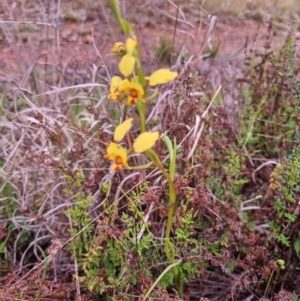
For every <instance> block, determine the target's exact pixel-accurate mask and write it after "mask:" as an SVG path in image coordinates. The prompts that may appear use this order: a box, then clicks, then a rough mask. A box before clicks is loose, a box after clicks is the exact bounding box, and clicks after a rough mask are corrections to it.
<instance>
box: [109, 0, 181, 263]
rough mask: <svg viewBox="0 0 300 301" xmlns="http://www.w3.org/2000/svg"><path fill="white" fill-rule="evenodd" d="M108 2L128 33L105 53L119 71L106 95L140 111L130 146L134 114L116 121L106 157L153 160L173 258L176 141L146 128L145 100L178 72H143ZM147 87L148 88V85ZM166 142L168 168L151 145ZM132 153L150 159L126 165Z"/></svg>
mask: <svg viewBox="0 0 300 301" xmlns="http://www.w3.org/2000/svg"><path fill="white" fill-rule="evenodd" d="M108 3H109V5H110V7H111V9H112V11H113V13H114V15H115V17H116V19H117V21H118V23H119V26H120V28H121V29H122V30H123V32H124V33H125V34H126V35H127V39H126V41H125V43H122V42H117V43H115V45H114V46H113V48H112V52H111V53H109V54H108V55H114V56H119V57H120V62H119V65H118V67H119V71H120V73H121V75H122V77H120V76H113V77H112V78H111V82H110V89H109V94H108V99H110V100H112V101H115V102H116V103H118V104H122V105H125V106H136V109H137V111H138V115H139V127H140V134H139V135H138V136H137V138H136V139H135V141H134V142H133V143H132V147H131V149H125V148H124V147H123V146H121V145H120V144H119V143H120V142H121V141H122V140H123V139H124V137H125V136H126V135H127V133H128V132H129V131H130V129H131V128H132V125H133V118H128V119H126V120H124V121H123V122H122V123H121V124H120V125H118V126H117V127H116V129H115V132H114V137H113V138H114V139H113V140H114V141H113V142H111V143H110V144H109V145H108V147H107V149H106V154H105V156H104V157H105V158H106V159H108V160H111V161H112V162H113V163H112V170H114V171H118V170H121V169H131V170H133V169H141V168H147V167H149V166H150V165H151V164H154V165H155V166H156V167H157V168H158V169H159V170H160V171H161V172H162V174H163V175H164V177H165V178H166V179H167V181H168V182H169V211H168V217H167V226H166V232H165V243H164V250H165V254H166V257H167V259H168V260H169V261H174V259H175V251H174V247H173V245H172V243H171V241H170V232H171V227H172V220H173V214H174V207H175V201H176V192H175V187H174V183H173V181H174V174H175V167H176V143H175V141H174V143H172V142H171V140H170V139H169V138H168V137H167V136H166V135H164V134H163V135H160V134H159V132H157V131H155V132H148V131H146V122H145V120H146V109H147V102H148V101H149V100H150V99H153V98H155V97H156V95H157V94H158V88H157V87H156V86H158V85H162V84H167V83H169V82H171V81H172V80H174V79H175V78H176V77H177V76H178V74H177V72H174V71H171V70H169V69H159V70H156V71H155V72H153V73H152V74H151V75H149V76H145V74H144V71H143V68H142V65H141V59H140V48H139V44H138V41H137V37H136V35H135V33H134V31H133V29H132V27H131V26H130V24H129V23H128V22H127V21H126V20H124V19H123V18H122V17H121V13H120V9H119V3H118V0H108ZM149 87H151V88H155V89H154V92H153V93H151V95H148V89H149ZM149 90H150V89H149ZM160 137H161V138H162V140H163V141H164V142H165V144H166V146H167V149H168V151H169V155H170V165H169V170H168V171H167V170H166V169H165V168H164V166H163V164H162V162H161V161H160V159H159V157H158V155H157V154H156V153H155V151H154V150H153V149H152V148H153V146H154V145H155V143H156V142H157V140H158V139H159V138H160ZM135 153H145V154H146V155H147V157H148V158H149V160H150V162H149V163H148V164H145V165H140V166H129V164H128V156H130V155H132V154H135Z"/></svg>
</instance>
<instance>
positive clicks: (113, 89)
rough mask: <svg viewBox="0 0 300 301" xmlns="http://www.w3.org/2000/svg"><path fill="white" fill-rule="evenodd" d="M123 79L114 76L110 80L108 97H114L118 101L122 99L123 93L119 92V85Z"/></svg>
mask: <svg viewBox="0 0 300 301" xmlns="http://www.w3.org/2000/svg"><path fill="white" fill-rule="evenodd" d="M122 81H123V80H122V79H121V77H119V76H113V77H112V79H111V82H110V88H109V90H110V94H108V96H107V98H108V99H113V100H115V101H116V102H120V101H121V94H120V92H119V87H120V85H121V83H122Z"/></svg>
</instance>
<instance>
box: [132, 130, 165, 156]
mask: <svg viewBox="0 0 300 301" xmlns="http://www.w3.org/2000/svg"><path fill="white" fill-rule="evenodd" d="M158 138H159V132H153V133H150V132H144V133H142V134H140V135H139V136H138V137H137V138H136V139H135V141H134V143H133V150H134V152H136V153H143V152H145V151H146V150H148V149H150V148H152V147H153V146H154V144H155V143H156V141H157V140H158Z"/></svg>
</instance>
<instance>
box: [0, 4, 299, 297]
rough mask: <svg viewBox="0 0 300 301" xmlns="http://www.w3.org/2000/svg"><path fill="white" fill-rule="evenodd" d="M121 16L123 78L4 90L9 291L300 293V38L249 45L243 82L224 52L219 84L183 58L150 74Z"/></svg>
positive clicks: (3, 196)
mask: <svg viewBox="0 0 300 301" xmlns="http://www.w3.org/2000/svg"><path fill="white" fill-rule="evenodd" d="M108 8H110V9H111V12H112V15H110V17H114V18H115V19H114V20H115V21H116V23H117V24H118V30H119V31H121V32H122V34H123V35H122V36H123V38H122V40H119V41H117V42H116V43H115V44H114V45H113V44H112V45H111V51H110V52H109V53H107V58H108V59H111V60H112V62H114V63H115V64H116V66H117V68H116V70H117V71H116V73H115V74H113V75H111V74H110V73H109V72H108V73H107V74H106V77H103V76H102V75H101V76H100V75H99V76H98V72H99V70H98V69H97V68H94V69H92V70H91V73H92V75H93V82H92V83H88V82H87V83H83V84H79V85H75V84H74V85H73V86H60V88H57V89H54V88H51V89H50V90H48V91H47V92H42V93H40V90H41V89H40V88H42V87H43V85H42V84H41V83H40V81H38V80H37V81H35V80H33V81H32V83H35V85H34V84H32V85H33V86H34V87H39V88H37V90H36V92H37V93H33V92H32V91H34V89H29V88H28V89H27V88H26V87H25V86H21V85H20V86H18V87H17V88H16V89H15V90H13V91H8V92H7V93H4V94H3V95H2V96H1V111H0V117H1V129H0V130H1V133H2V138H1V142H2V143H1V157H0V164H1V173H0V178H1V184H0V201H1V210H2V211H1V231H0V238H1V243H0V273H1V278H2V279H3V281H2V283H3V285H2V287H1V289H0V296H1V298H3V299H8V300H16V299H21V300H43V299H45V298H51V299H52V300H59V299H62V298H63V299H65V300H112V301H113V300H154V299H155V300H156V299H157V300H298V299H297V298H298V296H299V295H300V291H299V285H298V284H299V281H300V273H299V264H298V262H299V257H300V236H299V221H300V220H299V212H300V207H299V202H300V184H299V183H300V140H299V139H300V135H299V124H300V122H299V121H300V96H299V88H300V84H299V79H298V75H299V68H298V66H297V64H296V63H295V62H297V59H298V55H297V53H296V47H297V46H296V40H295V37H294V35H293V34H292V33H290V34H288V35H287V37H286V40H285V42H284V43H283V44H282V47H281V49H280V51H275V50H274V51H271V50H272V49H271V47H272V44H271V41H270V40H268V38H267V39H266V41H267V42H266V45H265V47H264V48H263V50H260V51H254V50H253V49H251V47H250V46H248V47H250V49H249V48H245V52H246V53H247V55H246V57H245V58H244V59H243V64H242V67H236V66H235V65H233V64H231V63H230V62H228V64H229V65H228V66H227V68H231V69H230V71H231V72H230V73H232V71H236V76H235V77H233V78H234V79H232V80H231V79H230V78H229V77H227V75H226V72H224V69H222V66H221V67H220V66H218V65H217V64H215V63H216V59H217V52H218V51H222V49H221V47H218V50H217V52H216V55H214V56H212V57H209V58H206V60H207V61H206V62H208V63H210V69H209V72H211V74H217V73H218V72H219V74H221V75H220V76H221V77H222V85H217V86H216V81H215V79H214V78H212V76H211V74H208V73H209V72H208V73H207V72H202V70H200V71H199V69H197V68H195V65H193V60H191V59H190V58H189V56H188V55H187V54H186V53H184V52H181V53H178V52H177V51H178V50H177V49H174V52H176V53H177V55H178V58H177V63H176V64H174V66H172V67H171V68H166V67H162V68H158V69H156V70H154V71H152V72H149V73H147V72H146V71H145V68H144V64H143V60H142V57H143V54H144V51H145V49H143V48H142V47H141V44H140V40H139V37H138V35H137V34H136V32H135V31H134V28H133V26H132V25H131V23H130V22H129V21H128V20H127V19H126V18H125V17H124V15H123V14H122V10H121V8H120V3H119V2H118V1H116V0H109V1H108ZM268 33H269V36H270V35H271V34H272V28H271V27H270V28H269V32H268ZM153 47H154V46H153ZM154 49H155V47H154ZM172 57H173V56H172V53H170V56H169V57H168V63H170V62H172V59H171V58H172ZM174 62H175V59H174ZM218 68H219V69H218ZM33 69H34V68H33V67H31V68H30V70H31V71H30V70H29V73H30V72H32V73H33ZM216 72H217V73H216ZM45 76H46V75H45ZM46 78H48V77H47V76H46ZM51 78H52V80H53V81H54V82H55V81H59V79H58V78H59V77H56V76H52V77H51ZM48 79H49V78H48ZM38 91H39V92H38ZM230 91H231V92H230ZM12 92H13V93H12ZM228 95H229V96H230V97H232V98H234V97H236V98H235V99H234V102H232V103H231V105H230V106H229V107H226V105H225V103H224V99H225V97H226V96H228ZM57 103H59V105H55V104H57ZM58 108H59V109H58ZM23 284H24V285H23ZM49 287H51V288H52V291H51V290H50V289H49ZM62 291H63V292H64V293H63V294H62Z"/></svg>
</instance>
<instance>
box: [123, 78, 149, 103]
mask: <svg viewBox="0 0 300 301" xmlns="http://www.w3.org/2000/svg"><path fill="white" fill-rule="evenodd" d="M119 90H120V93H122V94H123V95H124V97H125V98H126V103H127V105H134V104H136V103H137V102H138V101H139V100H143V97H144V89H143V87H142V86H141V85H140V84H139V83H135V82H134V83H133V82H130V81H129V80H124V81H123V82H122V84H121V86H120V88H119Z"/></svg>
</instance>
